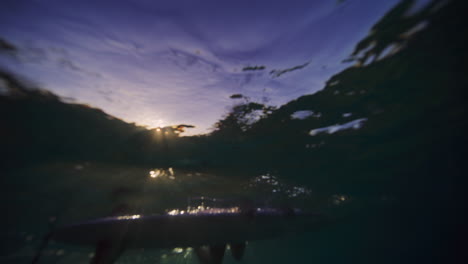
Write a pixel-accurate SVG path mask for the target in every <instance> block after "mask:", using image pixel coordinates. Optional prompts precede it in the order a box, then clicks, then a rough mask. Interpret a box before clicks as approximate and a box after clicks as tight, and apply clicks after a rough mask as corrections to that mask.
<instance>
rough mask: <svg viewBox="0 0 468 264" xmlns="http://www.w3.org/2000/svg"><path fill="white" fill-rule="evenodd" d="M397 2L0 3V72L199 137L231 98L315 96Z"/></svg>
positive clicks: (48, 0) (44, 0) (119, 114)
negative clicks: (9, 52) (12, 51)
mask: <svg viewBox="0 0 468 264" xmlns="http://www.w3.org/2000/svg"><path fill="white" fill-rule="evenodd" d="M397 2H398V1H397V0H390V1H374V0H347V1H332V0H323V1H229V2H224V1H214V0H210V1H150V0H134V1H88V0H80V1H59V0H28V1H26V0H15V1H10V0H6V1H2V3H1V5H2V8H1V9H0V37H2V38H4V39H6V40H8V41H10V42H12V43H13V44H15V45H16V46H18V47H19V48H20V56H19V57H17V58H12V57H5V56H3V57H0V65H2V67H6V68H8V69H9V70H11V71H13V72H16V73H19V74H21V75H22V76H25V77H27V78H28V79H30V80H32V81H35V82H37V83H39V84H40V86H41V87H43V88H46V89H48V90H50V91H52V92H54V93H56V94H58V95H60V96H63V97H67V98H74V99H75V100H76V101H77V102H80V103H86V104H89V105H91V106H94V107H97V108H101V109H103V110H104V111H105V112H107V113H109V114H110V115H113V116H116V117H118V118H121V119H123V120H125V121H127V122H136V123H137V124H140V125H145V126H148V127H157V126H165V125H175V124H180V123H184V124H193V125H195V126H196V128H195V129H192V130H188V131H187V132H189V134H197V133H206V132H208V131H209V129H210V127H212V125H213V124H214V123H215V122H216V121H217V120H219V119H220V118H221V117H222V115H223V114H225V113H226V112H227V111H228V108H229V107H230V106H232V105H233V103H235V100H233V99H230V98H229V96H230V95H232V94H235V93H240V94H244V95H246V96H249V97H250V98H251V99H252V100H257V101H260V102H262V98H264V97H266V98H268V100H269V101H268V103H269V104H273V105H277V106H279V105H281V104H284V103H286V102H288V101H290V100H292V99H295V98H297V97H299V96H301V95H304V94H311V93H313V92H316V91H318V90H320V89H322V88H323V87H324V83H325V81H326V80H327V79H328V78H329V77H331V76H332V75H333V74H335V73H337V72H339V71H340V70H342V69H344V68H345V67H348V66H349V64H343V63H342V62H341V61H342V60H343V59H345V58H346V57H347V56H348V55H349V54H350V53H351V52H352V50H353V48H354V46H355V44H356V43H357V42H358V41H359V40H360V39H362V38H363V37H365V36H366V34H367V33H368V31H369V29H370V28H371V26H372V25H373V24H374V23H375V22H376V21H377V20H378V19H379V18H380V17H381V16H382V15H383V14H384V13H385V12H386V11H388V10H389V8H391V7H392V6H393V5H395V4H396V3H397ZM307 62H310V63H309V64H308V65H307V66H306V67H304V68H303V69H300V70H296V71H292V72H288V73H285V74H283V75H281V76H279V77H275V76H274V75H271V74H269V72H270V71H271V70H274V69H286V68H290V67H294V66H297V65H303V64H304V63H307ZM256 65H265V66H266V69H265V70H263V71H242V68H244V67H246V66H256Z"/></svg>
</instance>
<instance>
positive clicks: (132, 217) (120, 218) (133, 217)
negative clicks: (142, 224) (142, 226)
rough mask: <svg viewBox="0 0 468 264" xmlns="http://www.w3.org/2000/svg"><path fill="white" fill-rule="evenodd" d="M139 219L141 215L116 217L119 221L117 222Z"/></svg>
mask: <svg viewBox="0 0 468 264" xmlns="http://www.w3.org/2000/svg"><path fill="white" fill-rule="evenodd" d="M140 217H141V215H122V216H118V217H117V219H119V220H128V219H138V218H140Z"/></svg>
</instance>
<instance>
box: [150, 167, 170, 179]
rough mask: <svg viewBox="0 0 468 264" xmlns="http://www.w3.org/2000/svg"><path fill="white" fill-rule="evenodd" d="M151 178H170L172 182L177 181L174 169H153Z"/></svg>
mask: <svg viewBox="0 0 468 264" xmlns="http://www.w3.org/2000/svg"><path fill="white" fill-rule="evenodd" d="M149 176H150V177H151V178H158V177H166V176H167V177H168V178H169V179H171V180H174V179H175V177H174V176H175V173H174V169H173V168H168V169H153V170H150V171H149Z"/></svg>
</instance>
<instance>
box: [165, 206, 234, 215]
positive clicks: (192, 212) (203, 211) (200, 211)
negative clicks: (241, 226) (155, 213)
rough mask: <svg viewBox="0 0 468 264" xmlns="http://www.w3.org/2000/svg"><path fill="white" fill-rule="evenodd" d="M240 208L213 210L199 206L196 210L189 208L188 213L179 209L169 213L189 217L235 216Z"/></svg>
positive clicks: (168, 212)
mask: <svg viewBox="0 0 468 264" xmlns="http://www.w3.org/2000/svg"><path fill="white" fill-rule="evenodd" d="M239 212H240V208H239V207H237V206H235V207H227V208H216V207H215V208H213V207H205V206H202V205H200V206H198V207H196V208H190V207H189V208H188V209H187V210H186V211H184V210H179V209H173V210H170V211H167V214H168V215H183V214H188V215H195V214H235V213H239Z"/></svg>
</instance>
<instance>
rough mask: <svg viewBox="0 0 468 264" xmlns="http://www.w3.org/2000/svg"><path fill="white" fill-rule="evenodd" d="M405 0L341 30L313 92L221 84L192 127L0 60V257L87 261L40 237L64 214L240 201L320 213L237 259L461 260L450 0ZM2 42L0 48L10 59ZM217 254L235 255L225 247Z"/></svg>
mask: <svg viewBox="0 0 468 264" xmlns="http://www.w3.org/2000/svg"><path fill="white" fill-rule="evenodd" d="M338 2H341V1H338ZM343 2H344V3H346V2H352V1H343ZM414 2H415V1H401V2H399V3H397V4H396V5H394V6H393V7H392V8H390V9H388V10H387V11H386V12H385V13H384V14H383V15H382V16H381V17H379V18H378V19H377V22H376V23H375V24H374V25H373V26H372V30H370V32H369V33H368V34H367V35H365V36H364V37H363V38H362V39H360V41H358V42H357V43H351V44H350V45H352V47H353V49H352V51H351V54H350V55H349V57H347V58H346V61H347V64H345V65H346V67H344V69H340V70H339V71H337V72H334V73H333V75H332V76H331V77H330V78H329V79H328V80H327V81H326V83H325V85H324V87H322V89H320V90H319V91H316V92H314V93H303V95H301V96H297V97H295V99H293V100H288V101H287V102H286V103H284V104H281V105H269V104H268V101H267V100H264V101H258V100H257V101H256V100H255V99H254V97H249V96H246V95H245V93H246V92H247V93H248V91H247V90H245V91H244V90H243V91H241V92H240V93H236V94H234V92H233V95H232V96H231V98H233V99H234V100H239V102H238V103H236V104H234V105H233V106H232V107H231V108H229V111H228V112H227V113H226V114H225V115H224V116H222V117H219V120H218V121H217V122H216V123H215V124H214V126H213V129H212V131H211V132H210V133H209V134H203V135H194V136H181V135H183V134H181V135H179V134H180V133H183V132H182V130H183V129H187V130H189V129H190V128H188V127H187V125H182V126H179V127H171V126H166V127H158V128H153V129H148V128H145V127H142V126H138V125H135V124H134V123H129V122H126V121H123V120H121V119H119V117H118V116H117V117H115V116H111V115H109V114H107V113H105V111H102V110H99V109H96V108H93V107H92V106H87V105H83V104H78V103H75V102H70V101H69V100H67V99H66V98H63V97H62V96H58V95H55V94H54V93H53V92H50V91H48V90H47V87H41V88H37V87H38V85H37V84H35V83H33V82H30V81H27V80H29V79H30V77H29V78H23V77H22V76H23V75H22V73H21V72H13V71H12V70H11V69H10V68H8V67H1V68H0V113H1V123H2V125H1V130H0V174H1V188H2V189H1V192H0V193H1V194H0V195H1V204H2V208H1V209H2V210H1V211H2V212H3V215H2V217H1V218H0V224H1V227H2V231H1V232H0V234H1V241H2V246H1V247H0V263H32V261H33V259H34V257H35V256H36V255H37V254H38V253H40V255H41V257H40V260H39V261H38V263H89V261H91V259H92V257H93V254H94V253H93V251H94V248H93V246H90V247H81V246H74V245H68V244H64V243H60V242H54V241H48V243H47V244H45V246H43V247H41V245H42V243H43V241H44V237H45V236H46V234H47V233H48V232H49V231H50V230H53V229H54V228H57V227H60V226H61V225H65V224H69V223H79V222H81V221H86V220H89V219H95V218H99V217H105V216H109V215H134V214H139V215H149V214H163V213H167V212H169V211H171V210H179V211H180V210H187V209H188V208H189V207H190V208H193V207H198V206H202V207H228V206H243V205H244V204H246V203H247V204H250V205H252V204H253V205H254V206H256V207H279V208H292V207H294V208H296V207H297V208H301V209H303V210H306V211H311V212H320V213H323V214H325V215H327V216H329V217H330V219H333V220H330V222H329V223H327V224H325V225H319V226H317V227H315V228H314V229H313V230H311V231H308V232H301V233H296V234H288V235H286V236H284V237H280V238H278V239H272V240H265V241H248V245H247V248H246V252H245V256H244V258H243V260H242V261H241V262H239V263H465V261H466V259H467V257H466V256H467V255H466V253H465V249H466V245H467V243H466V235H467V229H466V220H467V219H466V217H465V215H464V211H465V209H464V208H465V207H466V206H465V202H464V200H465V195H464V192H465V190H464V187H463V186H464V183H465V180H464V178H465V176H464V175H466V173H464V171H465V166H466V164H465V162H464V157H465V156H466V155H465V154H466V146H467V144H466V137H465V134H466V128H467V123H468V122H467V120H468V119H467V118H466V103H465V98H466V86H467V84H468V80H467V79H468V75H467V74H466V69H467V67H466V61H467V60H468V56H467V55H468V52H467V48H466V47H468V43H467V41H466V37H465V36H464V34H463V29H464V28H465V27H466V25H467V23H466V18H465V17H464V16H463V13H462V12H461V10H463V1H455V0H453V1H426V2H425V4H424V5H422V7H420V8H419V9H417V10H416V11H414V8H413V6H412V4H414ZM423 2H424V1H423ZM344 3H343V4H344ZM418 3H419V2H418ZM350 4H352V3H350ZM412 8H413V9H412ZM411 10H413V11H411ZM410 11H411V12H410ZM0 37H1V36H0ZM0 40H1V41H2V42H0V48H1V50H0V52H1V53H0V54H1V55H2V56H19V57H21V54H20V55H17V54H16V53H17V52H19V51H18V50H17V49H16V48H15V46H13V45H12V44H10V43H9V42H8V41H7V40H6V39H1V38H0ZM304 61H307V58H305V59H304ZM207 65H208V64H207ZM206 67H208V66H206ZM306 67H308V64H300V65H298V66H295V67H291V68H289V69H284V70H281V71H279V70H276V71H272V73H271V74H272V75H273V76H277V77H279V76H281V75H283V74H284V75H285V76H286V74H292V72H294V71H301V70H303V69H307V68H306ZM244 70H245V71H247V72H249V71H252V72H256V71H265V69H264V68H262V67H260V66H258V67H257V66H255V67H253V66H252V67H250V68H244ZM267 70H268V69H267ZM57 78H59V77H57ZM272 97H274V96H272ZM273 100H274V98H273ZM194 115H195V114H194ZM194 120H196V118H194ZM190 122H191V120H187V123H190ZM220 236H222V234H220ZM228 251H229V250H228ZM116 263H198V260H197V258H196V255H195V253H194V251H193V249H192V248H174V249H151V248H140V249H132V250H128V251H126V252H125V253H124V254H123V255H122V256H121V257H120V258H119V260H118V261H117V262H116ZM223 263H238V262H236V261H235V260H234V259H233V258H232V257H231V256H230V254H229V252H226V255H225V258H224V262H223Z"/></svg>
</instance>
